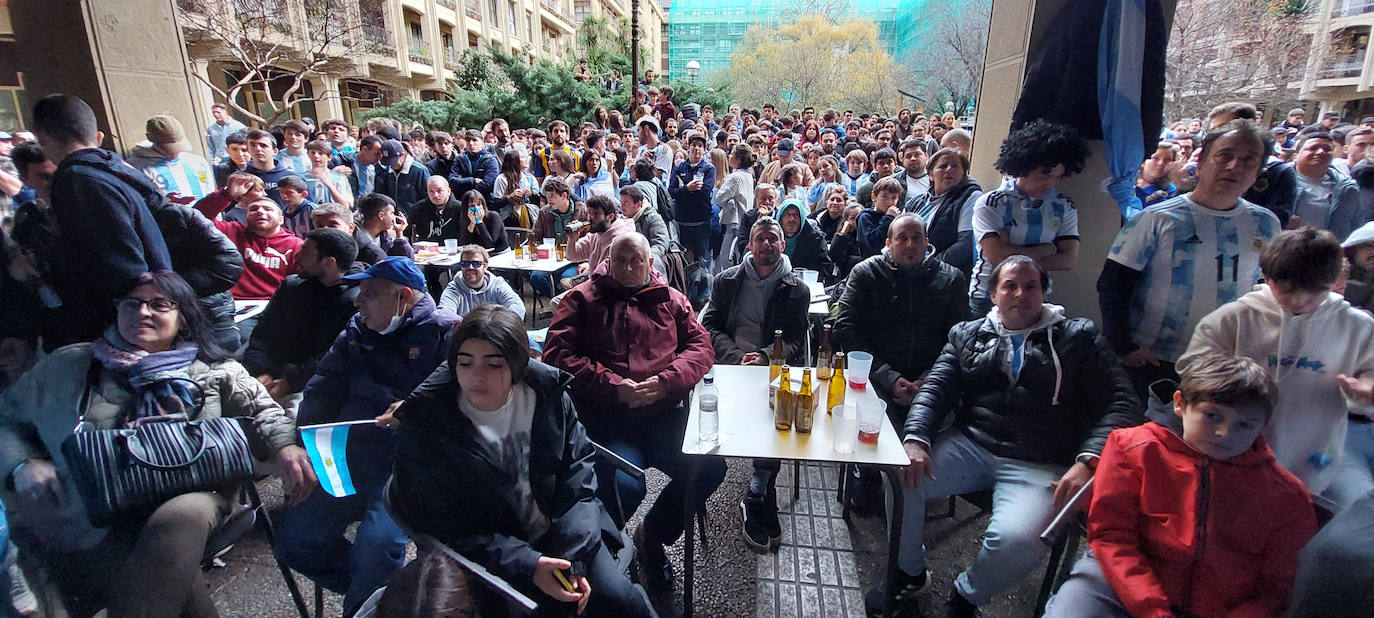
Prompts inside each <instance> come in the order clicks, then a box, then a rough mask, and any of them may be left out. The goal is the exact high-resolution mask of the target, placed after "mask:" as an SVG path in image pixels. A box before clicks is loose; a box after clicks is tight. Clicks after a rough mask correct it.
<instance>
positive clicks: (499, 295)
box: [439, 245, 525, 319]
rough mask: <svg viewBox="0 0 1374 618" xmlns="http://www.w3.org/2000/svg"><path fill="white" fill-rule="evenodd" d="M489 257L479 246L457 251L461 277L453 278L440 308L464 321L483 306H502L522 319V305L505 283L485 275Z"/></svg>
mask: <svg viewBox="0 0 1374 618" xmlns="http://www.w3.org/2000/svg"><path fill="white" fill-rule="evenodd" d="M488 261H489V257H488V255H487V250H486V249H485V248H483V247H482V246H481V245H466V246H464V247H463V248H462V249H459V250H458V264H459V266H461V267H462V269H463V271H462V276H460V277H454V278H453V280H452V281H450V282H448V286H447V287H445V288H444V294H443V296H441V297H439V308H440V309H448V310H449V311H452V312H454V313H456V314H458V317H460V318H461V317H463V316H465V315H467V314H468V312H469V311H471V310H472V308H473V307H476V306H477V305H481V304H484V303H493V304H497V305H501V306H502V307H505V308H507V309H510V310H511V311H514V312H515V315H518V316H520V318H521V319H524V318H525V301H523V300H521V299H520V295H519V294H517V293H516V292H515V290H514V289H512V288H511V287H510V284H509V283H506V280H505V279H502V278H500V277H494V276H492V274H491V273H490V272H487V262H488Z"/></svg>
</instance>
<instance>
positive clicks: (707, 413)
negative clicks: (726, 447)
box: [697, 373, 720, 445]
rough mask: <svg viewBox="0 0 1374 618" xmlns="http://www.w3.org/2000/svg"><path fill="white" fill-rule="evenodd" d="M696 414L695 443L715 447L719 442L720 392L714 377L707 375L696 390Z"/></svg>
mask: <svg viewBox="0 0 1374 618" xmlns="http://www.w3.org/2000/svg"><path fill="white" fill-rule="evenodd" d="M697 413H698V416H697V421H698V423H699V425H698V431H697V441H699V442H701V443H702V444H709V445H715V444H716V443H717V442H718V441H719V440H720V391H719V390H717V389H716V377H715V376H714V375H711V374H709V373H708V374H706V378H705V380H704V381H703V382H702V385H701V388H700V389H698V390H697Z"/></svg>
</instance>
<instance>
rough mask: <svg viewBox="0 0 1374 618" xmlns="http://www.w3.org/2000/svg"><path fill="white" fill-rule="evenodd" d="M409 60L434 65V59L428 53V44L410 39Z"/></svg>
mask: <svg viewBox="0 0 1374 618" xmlns="http://www.w3.org/2000/svg"><path fill="white" fill-rule="evenodd" d="M410 61H411V62H414V63H417V64H423V65H425V66H431V67H432V66H434V59H433V58H431V57H430V55H429V45H426V44H425V43H423V42H421V41H411V42H410Z"/></svg>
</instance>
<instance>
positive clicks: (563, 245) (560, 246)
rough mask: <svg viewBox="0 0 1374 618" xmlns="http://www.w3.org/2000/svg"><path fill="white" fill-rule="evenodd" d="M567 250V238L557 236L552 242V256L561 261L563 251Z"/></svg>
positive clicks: (562, 235) (561, 235) (560, 235)
mask: <svg viewBox="0 0 1374 618" xmlns="http://www.w3.org/2000/svg"><path fill="white" fill-rule="evenodd" d="M567 250H568V237H567V236H566V235H564V234H559V235H558V239H557V240H555V241H554V252H555V253H554V255H555V256H556V257H557V258H558V259H559V260H562V259H563V253H564V252H565V251H567Z"/></svg>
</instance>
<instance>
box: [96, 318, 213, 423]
mask: <svg viewBox="0 0 1374 618" xmlns="http://www.w3.org/2000/svg"><path fill="white" fill-rule="evenodd" d="M91 352H92V353H94V354H95V358H96V360H98V361H100V363H101V364H102V365H104V366H105V368H106V369H108V370H110V371H115V372H118V373H121V374H124V375H125V376H127V377H128V379H129V385H130V386H133V387H134V394H135V395H137V396H138V407H137V408H136V410H135V415H134V418H133V419H131V420H130V422H129V423H128V424H129V425H137V424H138V423H139V422H140V421H142V420H143V419H146V418H152V417H159V416H182V417H185V416H186V410H187V408H190V407H193V406H195V405H196V394H195V393H196V391H198V390H200V386H199V385H197V384H196V383H195V381H194V380H192V379H191V374H190V373H189V372H188V370H189V369H190V367H191V363H193V362H195V360H196V356H197V355H198V354H199V353H200V349H199V348H197V347H196V344H194V343H191V342H182V343H180V344H177V346H176V347H175V348H172V349H171V350H167V351H166V352H152V353H149V352H145V351H143V350H141V349H139V348H138V346H135V345H133V344H131V343H129V342H127V341H125V340H124V337H122V336H120V334H119V328H118V327H117V326H111V327H110V328H108V329H106V330H105V334H104V336H102V337H101V338H100V339H96V340H95V342H94V343H92V344H91Z"/></svg>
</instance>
